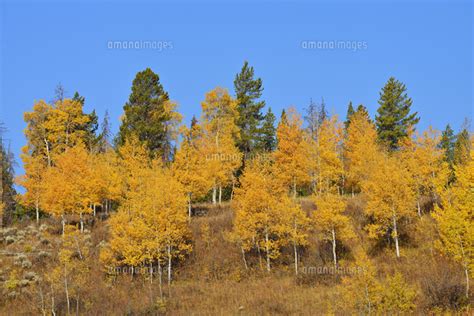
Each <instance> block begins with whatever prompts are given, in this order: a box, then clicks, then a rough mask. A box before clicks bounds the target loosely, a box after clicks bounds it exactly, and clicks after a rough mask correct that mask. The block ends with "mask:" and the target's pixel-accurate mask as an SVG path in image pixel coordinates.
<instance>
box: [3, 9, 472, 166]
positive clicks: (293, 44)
mask: <svg viewBox="0 0 474 316" xmlns="http://www.w3.org/2000/svg"><path fill="white" fill-rule="evenodd" d="M196 2H197V1H196ZM290 2H293V3H290ZM380 2H381V1H364V2H359V3H357V4H356V3H352V2H350V1H324V2H319V3H309V2H301V1H288V2H282V1H276V2H270V1H245V2H241V3H238V2H235V1H232V2H229V1H221V2H217V1H207V2H203V3H199V4H198V3H191V2H187V1H175V2H173V1H169V2H165V3H163V2H162V3H152V2H138V1H128V2H125V1H122V2H119V3H112V2H99V3H92V1H83V2H73V3H69V1H67V3H66V1H64V3H63V2H61V1H53V2H51V1H50V2H39V1H35V2H33V1H4V0H3V1H2V2H1V5H0V12H1V13H0V27H1V32H0V36H1V37H0V48H1V53H0V54H1V55H0V60H1V64H0V76H1V77H0V79H1V85H0V120H1V121H3V122H4V123H5V124H6V127H7V128H8V132H7V134H6V138H8V139H9V141H10V142H11V145H12V150H13V151H14V153H15V155H16V157H17V160H18V162H19V163H20V161H19V158H18V154H19V152H20V148H21V146H23V145H24V144H25V139H24V137H23V133H22V131H23V129H24V128H25V123H24V122H23V112H24V111H28V110H29V109H31V107H32V106H33V103H34V101H35V100H40V99H45V100H47V101H48V100H51V99H52V98H53V94H54V88H55V86H56V85H57V84H58V83H59V82H61V83H62V84H63V85H64V87H65V88H66V91H67V92H68V93H69V95H70V96H71V95H72V94H73V93H74V91H76V90H77V91H79V92H80V94H82V95H83V96H85V98H86V111H91V110H92V109H96V110H97V112H98V114H99V115H100V116H101V117H102V116H103V113H104V112H105V110H106V109H108V111H109V113H110V116H111V120H112V124H113V130H114V131H116V130H117V128H118V125H119V116H120V115H121V113H122V106H123V104H124V103H125V102H126V100H127V98H128V95H129V93H130V87H131V82H132V80H133V78H134V76H135V74H136V73H137V72H138V71H140V70H143V69H145V68H146V67H151V68H152V69H153V71H155V72H156V73H158V74H159V76H160V78H161V81H162V83H163V85H164V87H165V89H166V90H167V91H168V92H169V94H170V96H171V98H172V99H173V100H175V101H177V102H178V103H179V109H180V111H181V112H182V113H183V114H184V115H185V118H186V120H189V119H190V117H191V116H192V115H193V114H196V115H197V116H199V114H200V102H201V101H202V99H203V98H204V94H205V93H206V92H207V91H209V90H211V89H213V88H214V87H216V86H222V87H226V88H229V89H230V90H232V85H233V79H234V76H235V74H236V73H237V72H238V71H239V70H240V68H241V66H242V63H243V61H244V60H248V61H249V62H250V64H251V65H253V66H254V68H255V72H256V75H257V76H259V77H261V78H262V79H263V83H264V87H265V91H264V94H263V98H264V99H265V100H266V102H267V105H269V106H271V107H272V109H273V110H274V112H275V113H278V115H279V113H280V111H281V110H282V109H283V108H284V107H287V106H289V105H295V106H296V107H297V108H298V109H300V110H302V109H303V108H304V107H306V106H307V104H308V101H309V99H310V98H313V99H315V100H320V98H321V97H324V99H325V101H326V103H327V105H328V106H329V109H330V110H331V112H333V113H337V114H339V115H340V116H342V117H344V116H345V112H346V107H347V104H348V102H349V101H350V100H352V101H353V103H354V104H355V105H357V104H359V103H363V104H364V105H366V106H367V107H368V108H369V110H370V113H371V115H372V116H373V115H374V114H375V110H376V108H377V100H378V93H379V91H380V88H381V87H382V86H383V85H384V83H385V82H386V80H387V79H388V78H389V76H395V77H396V78H397V79H399V80H401V81H403V82H404V83H405V84H406V85H407V87H408V93H409V95H410V96H411V97H412V98H413V110H415V111H418V112H419V114H420V116H421V118H422V119H421V122H420V124H419V126H418V129H424V128H426V127H427V126H428V125H433V126H434V127H436V128H438V129H442V128H444V126H445V125H446V124H447V123H451V124H452V126H453V127H454V128H455V129H458V128H459V127H460V126H461V124H462V122H463V120H464V118H465V117H469V118H471V117H472V110H473V97H472V90H473V82H472V76H473V72H472V60H473V51H472V43H473V38H472V32H473V9H472V4H471V3H470V1H433V2H430V1H382V2H383V3H380ZM127 40H131V41H167V42H171V43H172V46H173V47H172V49H166V50H163V51H161V52H160V51H158V50H153V49H140V50H133V49H131V50H130V49H128V50H124V49H122V50H120V49H108V41H127ZM303 41H353V42H365V44H366V47H365V49H360V50H357V51H351V50H348V49H343V48H342V49H341V48H340V49H332V50H331V49H326V50H324V49H303V48H302V42H303ZM18 172H19V173H21V166H19V167H18Z"/></svg>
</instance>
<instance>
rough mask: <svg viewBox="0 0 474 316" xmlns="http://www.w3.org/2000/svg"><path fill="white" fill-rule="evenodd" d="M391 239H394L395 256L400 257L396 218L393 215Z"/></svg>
mask: <svg viewBox="0 0 474 316" xmlns="http://www.w3.org/2000/svg"><path fill="white" fill-rule="evenodd" d="M393 239H394V241H395V250H396V253H397V258H400V247H399V245H398V230H397V218H396V216H395V215H393Z"/></svg>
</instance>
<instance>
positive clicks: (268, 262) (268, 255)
mask: <svg viewBox="0 0 474 316" xmlns="http://www.w3.org/2000/svg"><path fill="white" fill-rule="evenodd" d="M268 243H269V240H268V232H265V252H266V253H267V271H268V272H270V249H269V248H268Z"/></svg>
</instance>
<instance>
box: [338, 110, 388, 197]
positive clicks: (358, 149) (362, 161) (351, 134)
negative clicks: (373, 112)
mask: <svg viewBox="0 0 474 316" xmlns="http://www.w3.org/2000/svg"><path fill="white" fill-rule="evenodd" d="M378 155H379V148H378V145H377V131H376V129H375V124H374V123H373V122H371V121H370V118H369V117H368V115H367V112H365V111H356V112H355V113H354V114H352V115H351V120H350V124H349V126H348V127H347V131H346V139H345V142H344V163H345V169H346V173H347V177H346V180H347V182H346V185H347V186H348V187H349V188H350V190H351V192H352V195H354V192H355V191H360V183H361V182H362V181H364V180H367V178H368V176H369V174H370V173H371V172H372V170H373V168H377V166H376V165H374V162H375V161H377V156H378Z"/></svg>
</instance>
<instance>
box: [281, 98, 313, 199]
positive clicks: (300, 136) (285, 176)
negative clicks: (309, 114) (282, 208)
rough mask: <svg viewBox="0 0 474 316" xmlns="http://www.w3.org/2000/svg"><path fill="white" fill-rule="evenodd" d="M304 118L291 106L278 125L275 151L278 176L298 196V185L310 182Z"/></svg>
mask: <svg viewBox="0 0 474 316" xmlns="http://www.w3.org/2000/svg"><path fill="white" fill-rule="evenodd" d="M301 125H302V120H301V117H300V115H299V114H298V113H297V111H296V109H295V108H293V107H291V108H289V109H288V111H287V113H286V114H284V115H282V118H281V121H280V123H279V124H278V127H277V149H276V151H275V152H274V157H275V167H276V169H277V170H278V176H279V177H280V179H281V181H282V182H283V183H284V184H285V185H286V186H287V187H288V189H289V191H290V192H291V193H292V195H293V197H296V194H297V187H298V186H300V185H303V184H305V183H307V182H309V175H308V171H307V169H308V150H309V147H308V142H307V141H306V140H305V135H304V132H303V129H302V128H301Z"/></svg>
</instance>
